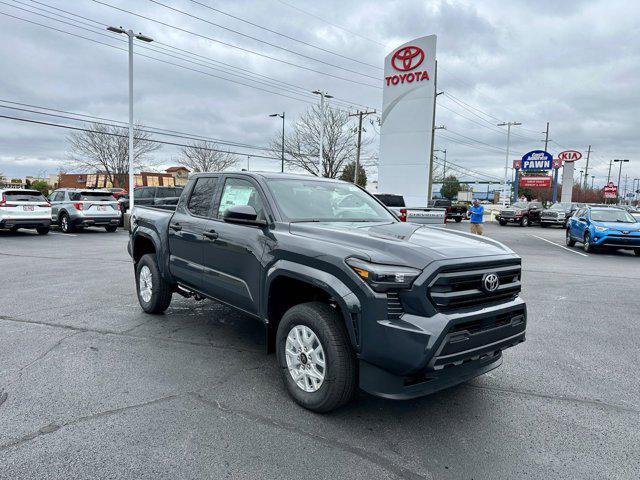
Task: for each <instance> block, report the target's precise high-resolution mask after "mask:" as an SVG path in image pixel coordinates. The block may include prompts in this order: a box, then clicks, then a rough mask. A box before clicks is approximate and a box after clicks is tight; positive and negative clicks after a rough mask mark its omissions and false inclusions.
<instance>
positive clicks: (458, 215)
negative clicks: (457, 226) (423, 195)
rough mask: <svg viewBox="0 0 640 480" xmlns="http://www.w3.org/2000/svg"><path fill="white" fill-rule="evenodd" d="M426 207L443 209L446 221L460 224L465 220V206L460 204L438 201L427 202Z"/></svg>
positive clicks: (444, 200)
mask: <svg viewBox="0 0 640 480" xmlns="http://www.w3.org/2000/svg"><path fill="white" fill-rule="evenodd" d="M427 206H428V207H432V208H444V209H445V210H446V211H447V220H455V221H456V222H461V221H462V219H463V218H467V206H466V205H464V204H462V203H452V202H451V200H447V199H438V200H429V202H427Z"/></svg>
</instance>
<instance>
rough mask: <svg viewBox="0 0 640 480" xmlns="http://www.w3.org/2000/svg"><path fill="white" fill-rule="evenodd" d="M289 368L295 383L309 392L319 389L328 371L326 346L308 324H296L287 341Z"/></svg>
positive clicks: (286, 352)
mask: <svg viewBox="0 0 640 480" xmlns="http://www.w3.org/2000/svg"><path fill="white" fill-rule="evenodd" d="M285 354H286V359H287V368H288V369H289V374H290V375H291V378H293V381H294V382H295V384H296V385H297V386H298V387H299V388H300V389H302V390H304V391H305V392H308V393H313V392H315V391H317V390H318V389H319V388H320V387H321V386H322V384H323V382H324V379H325V375H326V372H327V367H326V358H325V354H324V348H323V347H322V343H320V339H319V338H318V336H317V335H316V334H315V332H314V331H313V330H311V329H310V328H309V327H307V326H306V325H296V326H294V327H293V328H291V330H289V333H288V335H287V341H286V342H285Z"/></svg>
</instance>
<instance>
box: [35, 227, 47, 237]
mask: <svg viewBox="0 0 640 480" xmlns="http://www.w3.org/2000/svg"><path fill="white" fill-rule="evenodd" d="M36 231H37V232H38V235H46V234H47V233H49V227H37V228H36Z"/></svg>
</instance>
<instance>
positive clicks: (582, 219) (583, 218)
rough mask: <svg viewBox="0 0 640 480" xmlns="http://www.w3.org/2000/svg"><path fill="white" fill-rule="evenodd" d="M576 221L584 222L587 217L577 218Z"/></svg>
mask: <svg viewBox="0 0 640 480" xmlns="http://www.w3.org/2000/svg"><path fill="white" fill-rule="evenodd" d="M578 220H580V221H581V222H586V221H587V217H578Z"/></svg>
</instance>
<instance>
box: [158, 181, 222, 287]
mask: <svg viewBox="0 0 640 480" xmlns="http://www.w3.org/2000/svg"><path fill="white" fill-rule="evenodd" d="M217 186H218V176H215V175H214V176H202V177H198V178H197V179H196V180H195V183H194V185H193V187H192V188H191V190H190V191H188V192H185V198H184V199H183V198H181V199H180V201H179V202H178V205H177V207H176V211H175V213H174V214H173V216H172V217H171V220H170V221H169V233H168V237H169V254H170V255H169V269H170V270H171V273H172V274H173V275H174V276H175V277H176V278H178V279H180V282H181V283H184V284H185V285H187V286H190V287H193V288H194V289H196V290H199V291H202V292H205V289H204V284H203V278H202V271H203V266H202V264H203V260H204V250H203V248H204V244H205V243H206V242H207V241H208V238H207V237H205V236H204V233H205V229H206V228H207V222H208V221H209V219H210V218H211V215H212V209H213V205H214V199H215V194H216V188H217ZM205 293H206V292H205Z"/></svg>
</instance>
